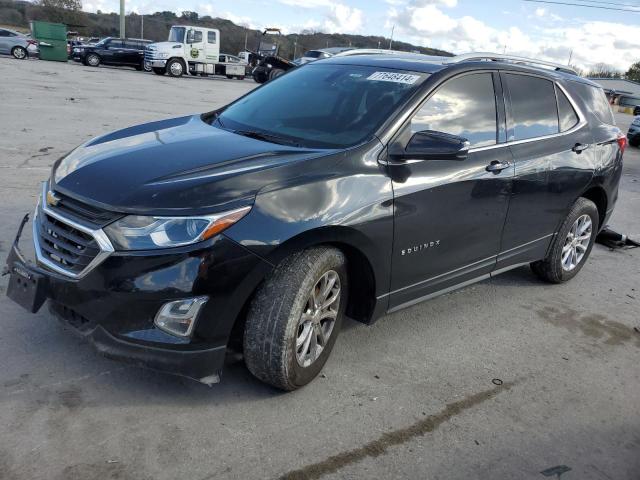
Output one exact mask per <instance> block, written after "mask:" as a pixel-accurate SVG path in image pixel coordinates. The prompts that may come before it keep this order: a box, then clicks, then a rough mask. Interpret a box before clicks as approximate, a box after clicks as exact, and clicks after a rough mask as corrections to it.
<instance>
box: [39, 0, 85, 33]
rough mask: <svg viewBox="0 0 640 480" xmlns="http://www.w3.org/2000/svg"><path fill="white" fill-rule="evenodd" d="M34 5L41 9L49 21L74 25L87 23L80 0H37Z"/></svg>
mask: <svg viewBox="0 0 640 480" xmlns="http://www.w3.org/2000/svg"><path fill="white" fill-rule="evenodd" d="M36 5H37V6H39V7H40V8H41V9H42V11H43V13H44V15H45V17H46V18H47V21H49V22H55V23H64V24H66V25H73V26H76V27H78V26H84V25H86V24H87V18H86V15H85V13H84V12H83V11H82V1H81V0H38V1H37V2H36Z"/></svg>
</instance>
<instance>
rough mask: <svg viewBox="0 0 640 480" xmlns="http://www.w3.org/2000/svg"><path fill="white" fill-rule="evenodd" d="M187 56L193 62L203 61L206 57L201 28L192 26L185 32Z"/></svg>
mask: <svg viewBox="0 0 640 480" xmlns="http://www.w3.org/2000/svg"><path fill="white" fill-rule="evenodd" d="M187 44H188V50H187V58H188V59H189V60H190V61H193V62H204V61H205V57H206V53H205V52H206V50H205V37H204V32H203V30H201V29H199V28H192V29H191V30H189V31H188V32H187Z"/></svg>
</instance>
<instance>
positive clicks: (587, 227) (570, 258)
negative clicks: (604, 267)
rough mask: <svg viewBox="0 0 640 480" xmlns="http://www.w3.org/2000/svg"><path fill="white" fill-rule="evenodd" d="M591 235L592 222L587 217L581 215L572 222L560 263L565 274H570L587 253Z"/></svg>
mask: <svg viewBox="0 0 640 480" xmlns="http://www.w3.org/2000/svg"><path fill="white" fill-rule="evenodd" d="M592 234H593V222H592V221H591V217H590V216H589V215H586V214H585V215H581V216H580V217H578V219H577V220H576V221H575V222H573V225H572V226H571V229H570V230H569V233H568V234H567V238H565V240H564V246H563V247H562V257H561V262H562V269H563V270H564V271H565V272H570V271H571V270H573V269H574V268H576V267H577V266H578V265H579V264H580V262H581V261H582V259H583V258H584V256H585V254H586V253H587V248H589V242H590V241H591V235H592Z"/></svg>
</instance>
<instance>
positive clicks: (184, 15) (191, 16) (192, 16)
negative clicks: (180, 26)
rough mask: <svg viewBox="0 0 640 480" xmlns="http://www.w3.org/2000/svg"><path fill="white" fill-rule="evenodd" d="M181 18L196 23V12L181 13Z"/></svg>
mask: <svg viewBox="0 0 640 480" xmlns="http://www.w3.org/2000/svg"><path fill="white" fill-rule="evenodd" d="M182 18H184V19H185V20H187V21H189V22H197V21H198V12H191V11H189V10H186V11H184V12H182Z"/></svg>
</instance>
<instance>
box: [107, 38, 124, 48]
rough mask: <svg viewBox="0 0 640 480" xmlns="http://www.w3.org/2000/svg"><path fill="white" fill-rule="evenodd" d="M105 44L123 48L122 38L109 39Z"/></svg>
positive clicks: (110, 46)
mask: <svg viewBox="0 0 640 480" xmlns="http://www.w3.org/2000/svg"><path fill="white" fill-rule="evenodd" d="M105 46H108V47H109V48H122V40H117V39H112V40H109V41H108V42H107V43H106V45H105Z"/></svg>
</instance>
